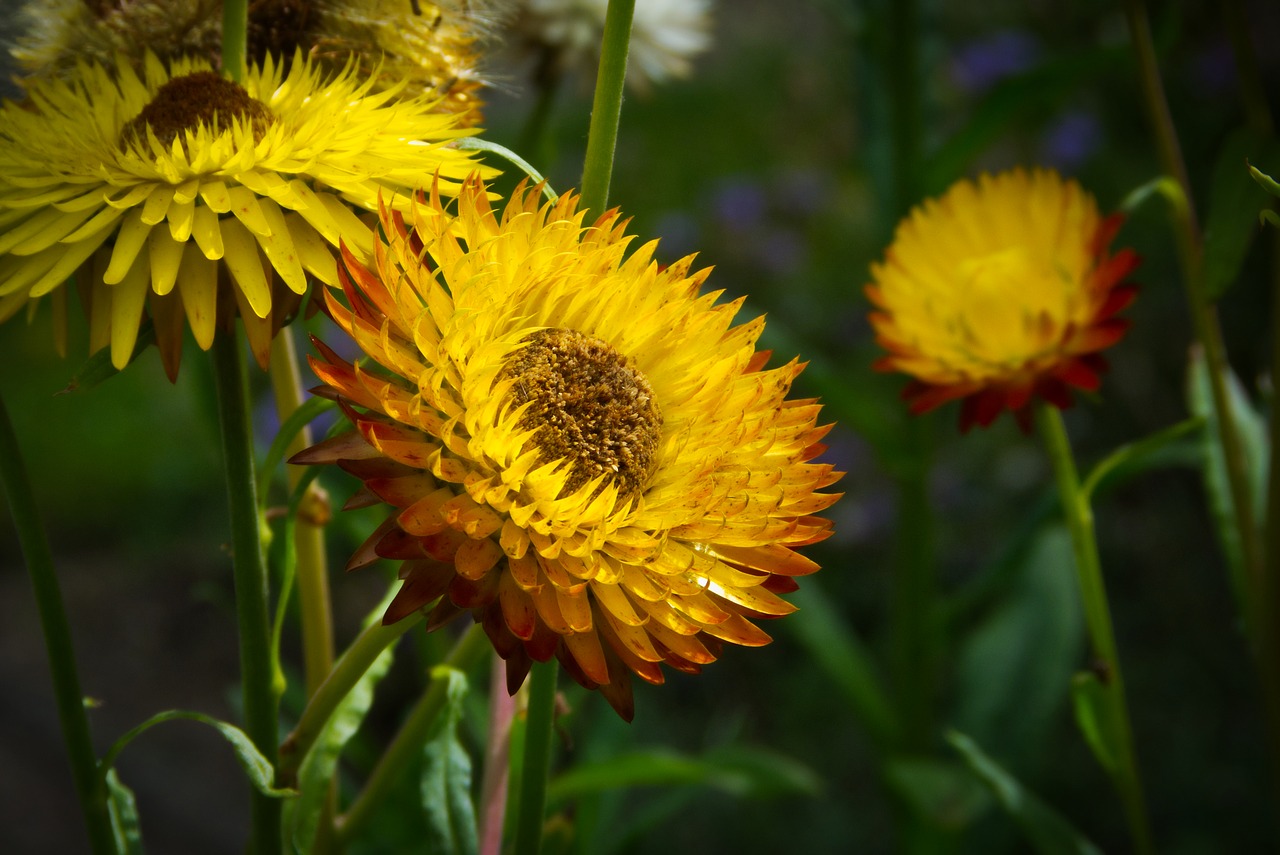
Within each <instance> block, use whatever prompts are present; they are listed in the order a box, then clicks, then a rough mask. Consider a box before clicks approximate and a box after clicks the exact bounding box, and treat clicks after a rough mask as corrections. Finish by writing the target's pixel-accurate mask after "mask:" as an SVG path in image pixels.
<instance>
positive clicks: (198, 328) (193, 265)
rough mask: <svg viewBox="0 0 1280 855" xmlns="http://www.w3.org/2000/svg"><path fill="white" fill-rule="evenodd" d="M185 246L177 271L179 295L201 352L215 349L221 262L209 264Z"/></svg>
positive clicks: (188, 245)
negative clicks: (214, 339) (213, 347)
mask: <svg viewBox="0 0 1280 855" xmlns="http://www.w3.org/2000/svg"><path fill="white" fill-rule="evenodd" d="M179 246H183V247H184V249H183V253H182V266H181V267H180V268H179V270H178V293H179V294H181V295H182V307H183V308H184V309H186V310H187V323H188V324H190V325H191V332H192V334H193V335H194V336H195V339H196V344H198V345H200V349H201V350H208V349H209V348H210V347H212V346H213V333H214V328H215V324H216V323H217V320H218V262H216V261H210V260H209V259H207V258H205V257H204V253H202V252H200V248H199V247H197V246H196V245H195V244H193V243H188V244H179Z"/></svg>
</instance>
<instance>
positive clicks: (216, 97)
mask: <svg viewBox="0 0 1280 855" xmlns="http://www.w3.org/2000/svg"><path fill="white" fill-rule="evenodd" d="M237 120H239V121H242V122H247V123H248V124H249V126H250V128H251V129H252V130H253V140H254V142H257V141H259V140H261V139H262V137H263V135H264V134H265V133H266V132H267V128H269V127H271V123H272V122H273V121H275V117H274V116H272V115H271V110H269V109H268V108H267V105H266V104H263V103H262V102H261V101H258V100H256V99H254V98H251V97H250V96H249V93H248V92H247V91H245V88H244V87H243V86H241V85H240V84H239V83H234V82H232V81H230V80H225V79H223V78H222V77H220V76H219V75H218V74H216V73H215V72H212V71H196V72H192V73H191V74H184V75H183V76H181V77H175V78H173V79H172V80H170V81H169V82H168V83H166V84H164V85H163V86H161V87H160V88H159V90H157V91H156V95H155V97H154V98H152V99H151V103H149V104H147V106H145V107H143V108H142V112H141V113H139V114H138V115H136V116H134V117H133V118H132V119H131V120H129V122H128V124H126V125H125V126H124V129H123V130H122V131H121V132H120V139H121V141H122V142H123V143H125V144H128V143H130V142H135V141H138V142H141V141H145V140H146V138H147V131H146V129H147V128H148V127H149V128H151V131H152V132H153V133H154V134H155V135H156V137H157V138H158V139H159V140H160V142H161V143H162V144H163V145H164V146H165V148H168V147H169V146H171V145H173V141H174V140H176V139H178V138H179V137H181V136H182V134H183V132H184V131H188V130H191V131H194V130H195V129H196V128H198V127H200V126H201V125H204V126H205V127H207V128H210V129H211V130H212V131H213V132H214V133H221V132H222V131H226V130H230V129H231V127H232V125H233V123H234V122H235V121H237Z"/></svg>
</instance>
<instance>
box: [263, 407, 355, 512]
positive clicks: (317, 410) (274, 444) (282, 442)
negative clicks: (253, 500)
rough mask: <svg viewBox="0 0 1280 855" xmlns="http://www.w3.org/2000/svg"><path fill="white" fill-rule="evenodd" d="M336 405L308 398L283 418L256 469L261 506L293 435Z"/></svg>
mask: <svg viewBox="0 0 1280 855" xmlns="http://www.w3.org/2000/svg"><path fill="white" fill-rule="evenodd" d="M337 406H338V405H337V404H336V403H334V402H333V401H330V400H328V399H326V398H315V397H312V398H308V399H307V400H305V401H303V402H302V404H301V406H299V407H298V409H296V410H294V411H293V412H292V413H291V414H290V415H289V418H287V419H285V420H284V424H282V425H280V430H279V431H277V432H276V437H275V439H273V440H272V441H271V447H270V448H268V449H267V456H266V457H265V458H263V461H262V466H261V467H260V468H259V469H258V501H259V503H261V504H262V505H263V506H265V505H266V501H267V495H268V491H267V487H268V486H269V485H270V484H271V478H272V477H273V476H274V475H275V471H276V467H277V466H279V465H280V461H281V460H283V459H284V453H285V451H286V450H288V448H289V443H291V442H293V439H294V437H296V436H297V435H298V434H299V433H301V432H302V429H303V428H304V427H306V426H307V425H309V424H311V422H313V421H315V419H316V417H317V416H319V415H320V414H321V413H324V412H328V411H329V410H332V409H334V408H335V407H337Z"/></svg>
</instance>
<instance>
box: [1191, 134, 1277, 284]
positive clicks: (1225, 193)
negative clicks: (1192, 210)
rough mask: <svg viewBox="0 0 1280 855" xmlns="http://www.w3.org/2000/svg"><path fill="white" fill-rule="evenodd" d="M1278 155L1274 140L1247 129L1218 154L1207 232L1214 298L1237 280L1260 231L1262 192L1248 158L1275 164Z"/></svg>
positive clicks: (1206, 261)
mask: <svg viewBox="0 0 1280 855" xmlns="http://www.w3.org/2000/svg"><path fill="white" fill-rule="evenodd" d="M1275 155H1276V143H1275V141H1274V140H1270V139H1268V138H1267V137H1265V136H1262V135H1261V134H1258V133H1257V132H1255V131H1251V130H1248V129H1241V130H1238V131H1236V132H1235V133H1233V134H1232V135H1231V136H1230V137H1228V139H1227V142H1226V143H1225V144H1224V145H1223V147H1222V150H1221V152H1220V153H1219V155H1218V160H1217V162H1216V163H1215V165H1214V168H1213V183H1212V184H1211V185H1210V190H1209V217H1208V219H1207V220H1206V222H1205V229H1204V276H1205V287H1206V290H1207V297H1208V298H1209V299H1210V300H1216V299H1218V298H1219V297H1221V296H1222V295H1223V294H1225V293H1226V291H1227V289H1228V288H1230V287H1231V284H1232V283H1233V282H1235V280H1236V277H1237V275H1238V274H1239V272H1240V266H1241V265H1242V264H1243V263H1244V257H1245V253H1246V252H1247V251H1248V249H1249V243H1250V242H1251V241H1252V240H1253V236H1254V235H1255V234H1256V233H1257V231H1258V227H1257V225H1256V221H1255V218H1256V216H1257V211H1258V203H1257V192H1258V191H1257V189H1256V188H1255V185H1254V182H1253V180H1252V179H1253V175H1252V173H1251V171H1250V170H1249V168H1248V165H1247V164H1248V158H1251V157H1252V158H1254V159H1255V160H1256V159H1258V158H1262V159H1263V160H1264V162H1266V163H1271V162H1272V161H1273V160H1274V159H1275Z"/></svg>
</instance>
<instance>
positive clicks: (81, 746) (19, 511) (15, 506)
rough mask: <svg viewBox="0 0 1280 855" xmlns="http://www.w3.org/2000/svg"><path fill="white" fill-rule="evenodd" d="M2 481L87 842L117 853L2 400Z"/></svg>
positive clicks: (67, 635) (51, 579) (40, 531)
mask: <svg viewBox="0 0 1280 855" xmlns="http://www.w3.org/2000/svg"><path fill="white" fill-rule="evenodd" d="M0 481H2V482H3V484H4V492H5V496H6V497H7V498H8V500H9V512H10V514H11V515H12V516H13V525H14V528H16V529H17V531H18V542H19V543H20V544H21V546H22V554H23V557H24V558H26V562H27V573H28V574H29V575H30V577H31V587H32V589H33V590H34V592H35V597H36V609H37V611H38V612H39V614H40V628H41V630H42V631H43V632H44V646H45V651H46V652H47V653H48V656H49V674H50V677H51V678H52V679H53V697H54V701H55V703H56V704H57V706H58V722H59V724H61V726H62V739H63V741H64V742H65V743H66V746H67V755H68V757H69V759H70V760H71V775H72V777H73V778H74V780H75V786H76V795H77V796H78V797H79V799H80V812H81V814H82V815H83V817H84V824H85V830H86V831H87V832H88V834H89V845H90V846H91V848H92V850H93V852H94V853H95V855H98V853H112V852H115V851H116V847H115V838H114V836H113V834H112V831H111V818H110V816H109V814H108V812H107V800H106V799H107V794H106V790H105V789H104V788H103V786H102V783H101V780H100V779H99V777H98V761H97V758H96V756H95V755H94V753H93V740H92V738H91V736H90V733H89V716H88V715H87V714H86V713H85V708H84V696H83V694H82V693H81V691H80V676H79V673H78V672H77V670H76V656H75V648H74V647H73V645H72V643H71V624H70V622H69V621H68V620H67V611H66V608H65V606H64V605H63V602H62V589H61V587H60V586H59V585H58V577H57V574H56V573H55V572H54V569H53V556H52V554H51V553H50V551H49V539H48V538H47V537H46V536H45V532H44V526H43V525H42V524H41V522H40V514H39V512H38V511H37V510H36V502H35V496H34V495H33V494H32V491H31V482H30V480H29V479H28V477H27V467H26V465H25V464H24V463H23V460H22V454H21V451H20V450H19V448H18V438H17V436H16V435H15V434H14V432H13V425H12V424H11V423H10V421H9V412H8V410H7V409H6V408H5V406H4V400H3V399H0Z"/></svg>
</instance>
